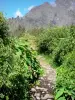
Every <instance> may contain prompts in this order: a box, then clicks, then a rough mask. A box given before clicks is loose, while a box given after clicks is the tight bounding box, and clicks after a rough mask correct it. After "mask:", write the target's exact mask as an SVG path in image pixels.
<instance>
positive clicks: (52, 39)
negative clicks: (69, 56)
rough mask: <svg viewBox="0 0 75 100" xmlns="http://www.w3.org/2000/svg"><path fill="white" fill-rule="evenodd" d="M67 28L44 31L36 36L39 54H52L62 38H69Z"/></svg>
mask: <svg viewBox="0 0 75 100" xmlns="http://www.w3.org/2000/svg"><path fill="white" fill-rule="evenodd" d="M69 35H70V30H69V29H68V28H67V27H54V28H50V29H46V30H44V31H43V32H42V33H40V35H39V36H38V48H39V51H40V52H41V53H48V54H52V53H53V51H54V49H55V48H56V47H57V46H58V44H59V41H60V40H61V39H62V38H65V37H69Z"/></svg>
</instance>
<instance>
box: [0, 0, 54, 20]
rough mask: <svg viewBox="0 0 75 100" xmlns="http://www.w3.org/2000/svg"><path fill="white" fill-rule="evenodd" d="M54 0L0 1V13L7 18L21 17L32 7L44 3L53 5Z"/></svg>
mask: <svg viewBox="0 0 75 100" xmlns="http://www.w3.org/2000/svg"><path fill="white" fill-rule="evenodd" d="M54 1H55V0H37V1H36V0H0V11H2V12H3V13H4V14H5V16H6V17H7V18H10V17H17V16H18V15H19V16H20V17H22V16H23V15H25V14H26V13H27V12H28V11H29V10H31V9H32V8H33V7H35V6H38V5H40V4H43V3H44V2H49V3H53V2H54Z"/></svg>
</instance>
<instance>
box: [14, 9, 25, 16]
mask: <svg viewBox="0 0 75 100" xmlns="http://www.w3.org/2000/svg"><path fill="white" fill-rule="evenodd" d="M17 16H19V17H22V16H23V15H22V13H21V12H20V10H19V9H18V10H17V11H16V12H15V17H17Z"/></svg>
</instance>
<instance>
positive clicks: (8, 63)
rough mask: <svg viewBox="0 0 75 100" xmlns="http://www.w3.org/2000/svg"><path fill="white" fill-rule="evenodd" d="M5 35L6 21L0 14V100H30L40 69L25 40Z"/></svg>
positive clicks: (34, 54) (32, 51)
mask: <svg viewBox="0 0 75 100" xmlns="http://www.w3.org/2000/svg"><path fill="white" fill-rule="evenodd" d="M7 33H8V27H7V24H6V20H5V18H4V17H3V14H2V13H0V100H30V94H29V91H30V88H31V86H32V84H34V83H35V82H36V80H37V79H38V78H39V76H40V75H41V73H42V69H41V68H40V64H39V62H38V61H37V60H36V53H35V51H34V50H33V49H31V48H30V47H29V44H28V42H27V40H25V39H24V38H23V37H20V38H13V37H9V36H8V35H7ZM7 41H9V42H8V43H7V44H5V43H6V42H7Z"/></svg>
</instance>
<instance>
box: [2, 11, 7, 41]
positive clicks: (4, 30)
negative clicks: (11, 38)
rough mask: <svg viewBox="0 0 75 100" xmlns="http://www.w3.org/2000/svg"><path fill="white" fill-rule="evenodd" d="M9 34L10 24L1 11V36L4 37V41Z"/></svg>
mask: <svg viewBox="0 0 75 100" xmlns="http://www.w3.org/2000/svg"><path fill="white" fill-rule="evenodd" d="M7 36H8V25H7V21H6V19H5V17H4V16H3V13H1V12H0V38H1V39H3V42H5V41H6V39H7Z"/></svg>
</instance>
